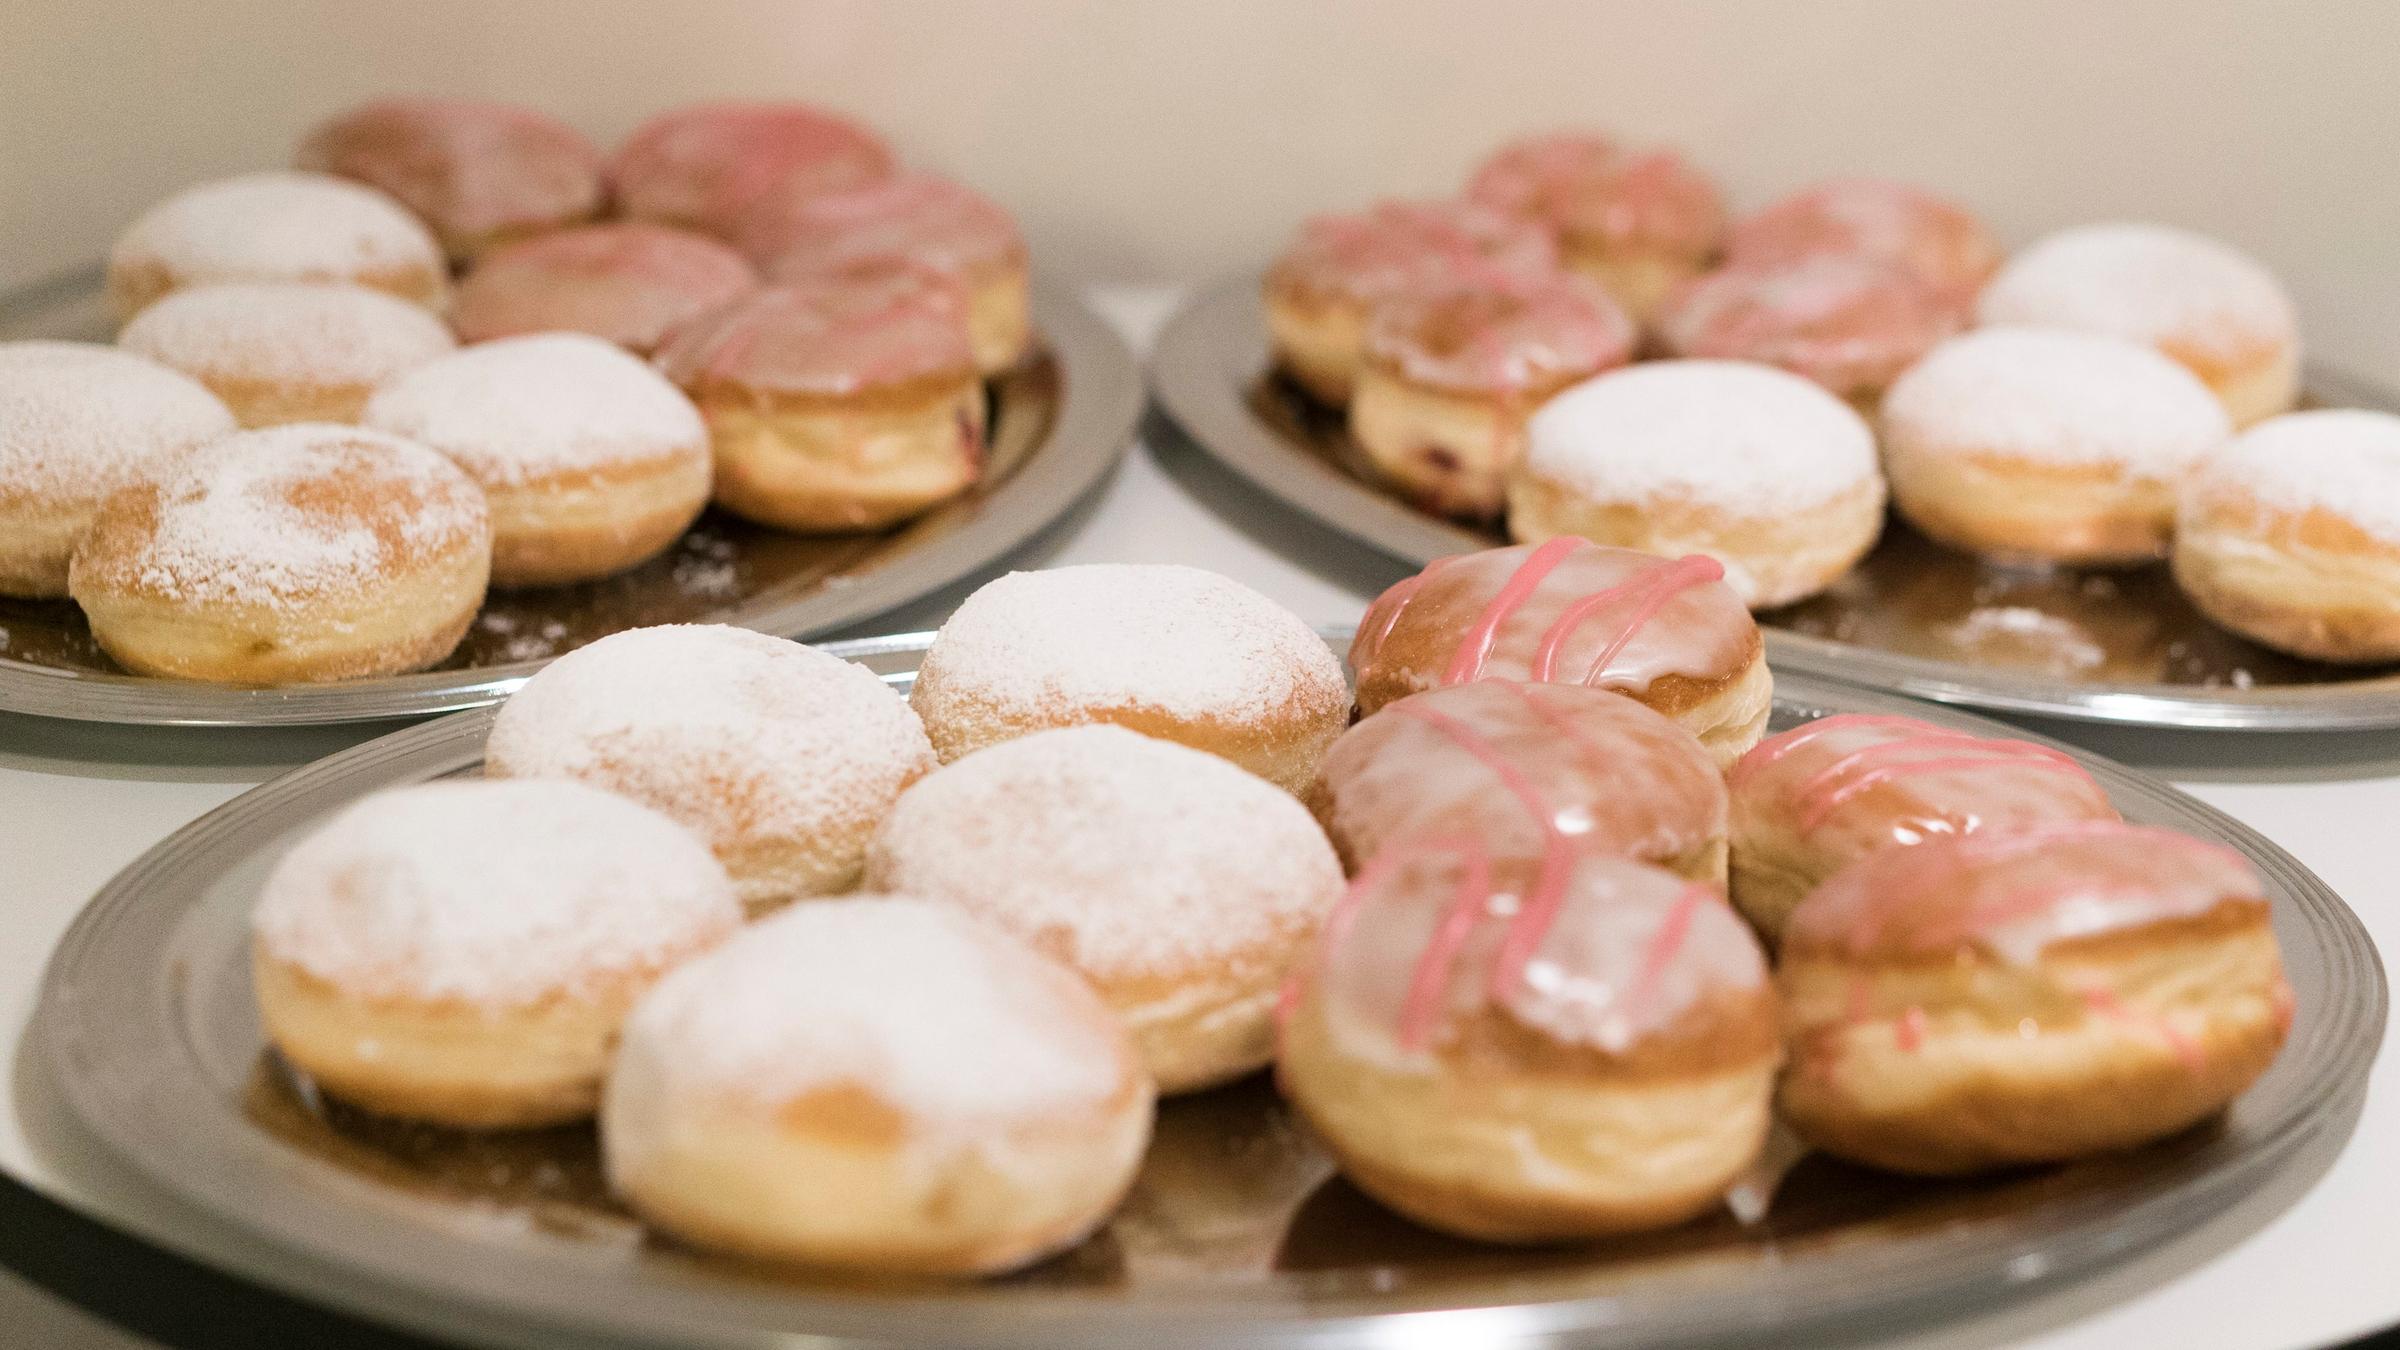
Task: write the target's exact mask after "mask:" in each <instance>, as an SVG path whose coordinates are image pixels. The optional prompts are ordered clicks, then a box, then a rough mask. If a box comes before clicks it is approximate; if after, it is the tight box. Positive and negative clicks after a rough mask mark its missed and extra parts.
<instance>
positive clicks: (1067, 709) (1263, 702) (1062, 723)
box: [909, 563, 1350, 793]
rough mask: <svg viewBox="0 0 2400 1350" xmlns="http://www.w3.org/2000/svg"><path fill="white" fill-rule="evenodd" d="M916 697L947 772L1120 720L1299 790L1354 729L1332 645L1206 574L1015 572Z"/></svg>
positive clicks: (980, 603) (1105, 567)
mask: <svg viewBox="0 0 2400 1350" xmlns="http://www.w3.org/2000/svg"><path fill="white" fill-rule="evenodd" d="M909 702H910V703H911V704H912V705H914V706H915V708H916V710H917V712H918V714H919V715H920V716H922V717H923V718H924V719H925V732H926V734H927V735H928V736H930V737H932V738H933V748H934V750H935V751H936V752H937V753H938V754H940V756H941V758H942V762H943V763H945V764H947V763H949V762H951V761H952V760H955V759H958V758H960V757H962V756H964V755H968V754H971V753H973V752H974V751H977V750H980V749H982V748H983V747H985V746H987V745H996V744H998V743H999V742H1001V741H1005V740H1010V739H1013V738H1015V737H1018V736H1024V735H1028V734H1030V733H1032V732H1036V731H1044V730H1048V729H1050V728H1052V727H1071V726H1080V725H1083V724H1085V723H1090V722H1110V723H1114V724H1116V725H1118V726H1121V727H1128V728H1131V729H1132V730H1134V731H1138V732H1141V733H1142V734H1143V735H1145V736H1156V737H1158V738H1159V739H1161V740H1168V741H1175V742H1178V743H1180V744H1183V745H1188V746H1191V747H1192V748H1193V749H1195V750H1206V751H1208V752H1210V753H1211V754H1215V755H1222V756H1223V757H1225V758H1226V759H1229V760H1232V761H1233V762H1234V763H1236V764H1238V765H1240V766H1242V767H1243V768H1245V769H1248V770H1249V771H1250V772H1252V773H1254V774H1257V775H1258V776H1259V777H1261V778H1264V779H1266V780H1267V781H1268V782H1270V783H1274V784H1276V785H1277V786H1279V787H1282V788H1284V789H1286V790H1288V791H1291V792H1295V793H1296V792H1298V791H1300V790H1301V789H1302V788H1304V787H1306V786H1307V785H1308V782H1309V780H1310V779H1311V778H1312V777H1314V776H1315V774H1316V771H1317V759H1318V757H1319V756H1320V755H1322V754H1324V752H1325V747H1326V746H1327V745H1330V744H1332V742H1333V738H1334V737H1336V736H1338V735H1340V734H1341V733H1342V727H1343V726H1344V724H1346V723H1347V722H1348V721H1349V713H1350V688H1349V685H1348V684H1347V683H1346V682H1345V681H1344V680H1343V678H1342V666H1341V663H1340V662H1339V661H1337V660H1335V659H1334V655H1333V651H1332V649H1331V648H1329V647H1327V646H1326V645H1325V641H1324V639H1322V638H1320V637H1318V636H1317V635H1316V634H1315V633H1312V632H1310V631H1309V629H1308V625H1307V624H1305V623H1302V622H1301V621H1300V618H1299V616H1298V615H1295V614H1293V613H1292V612H1291V611H1290V610H1287V609H1285V608H1283V607H1282V606H1281V605H1278V604H1276V603H1275V602H1274V601H1272V600H1269V599H1268V598H1267V597H1265V596H1263V595H1260V594H1259V593H1258V592H1256V591H1254V590H1251V589H1250V588H1249V587H1247V586H1244V585H1242V584H1241V583H1239V582H1236V581H1234V580H1232V579H1230V578H1228V577H1222V576H1219V575H1217V574H1216V573H1214V572H1204V571H1202V570H1200V569H1199V568H1196V567H1178V566H1173V565H1168V564H1152V563H1094V564H1088V565H1086V566H1082V567H1055V568H1051V569H1050V570H1048V571H1043V572H1011V573H1009V574H1008V575H1006V576H1004V577H1001V578H999V579H998V580H996V581H992V582H989V583H987V584H986V585H984V586H983V587H982V588H981V589H979V590H977V591H976V592H975V593H974V594H973V595H970V596H968V597H967V599H966V603H964V604H962V605H960V606H959V607H958V612H957V613H955V614H952V615H951V616H950V621H949V622H948V623H945V624H943V625H942V628H941V631H940V632H939V633H937V634H935V635H934V639H933V645H932V646H931V647H929V648H927V649H926V652H925V659H924V661H923V663H922V664H921V665H920V666H919V668H918V670H917V683H916V687H915V688H914V689H913V690H912V691H911V692H910V694H909Z"/></svg>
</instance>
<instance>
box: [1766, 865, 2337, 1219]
mask: <svg viewBox="0 0 2400 1350" xmlns="http://www.w3.org/2000/svg"><path fill="white" fill-rule="evenodd" d="M1777 973H1778V979H1779V982H1780V984H1781V985H1782V988H1783V994H1784V1006H1785V1008H1786V1010H1787V1017H1786V1023H1785V1025H1786V1034H1787V1037H1788V1039H1789V1049H1790V1055H1791V1067H1790V1070H1789V1071H1788V1072H1787V1073H1786V1075H1785V1077H1784V1081H1783V1084H1782V1087H1781V1089H1780V1091H1779V1094H1778V1105H1779V1107H1780V1108H1781V1111H1782V1114H1783V1118H1784V1120H1785V1122H1786V1123H1787V1124H1789V1125H1790V1126H1791V1127H1792V1129H1793V1130H1794V1132H1796V1133H1797V1134H1799V1135H1800V1137H1801V1138H1803V1139H1804V1140H1806V1141H1807V1142H1808V1143H1810V1144H1812V1145H1814V1146H1816V1147H1817V1148H1820V1149H1823V1150H1824V1151H1826V1152H1827V1153H1830V1154H1833V1155H1834V1156H1836V1157H1839V1158H1845V1159H1848V1160H1850V1161H1853V1162H1860V1163H1865V1164H1867V1165H1869V1166H1873V1167H1881V1168H1886V1169H1889V1170H1891V1171H1896V1172H1910V1173H1918V1174H1924V1175H1936V1176H1939V1175H1951V1174H1957V1173H1966V1172H1977V1171H1984V1170H1987V1169H1992V1168H2000V1167H2014V1166H2021V1165H2024V1164H2028V1163H2041V1162H2052V1161H2058V1160H2062V1159H2067V1158H2076V1157H2082V1156H2084V1155H2086V1154H2092V1153H2100V1152H2105V1151H2108V1150H2113V1149H2125V1148H2132V1147H2135V1146H2136V1145H2139V1144H2144V1143H2148V1142H2149V1141H2151V1140H2154V1139H2160V1138H2163V1137H2165V1136H2167V1135H2170V1134H2173V1133H2175V1132H2177V1131H2179V1130H2182V1129H2185V1128H2187V1127H2189V1126H2191V1125H2194V1124H2197V1123H2198V1122H2200V1121H2201V1120H2204V1119H2206V1118H2207V1117H2209V1116H2211V1115H2214V1114H2215V1113H2216V1112H2218V1111H2220V1110H2222V1109H2223V1108H2224V1107H2225V1105H2226V1104H2227V1103H2228V1102H2231V1101H2232V1100H2233V1099H2234V1098H2235V1097H2236V1096H2238V1095H2240V1094H2241V1092H2242V1090H2243V1089H2244V1088H2246V1087H2248V1086H2249V1085H2250V1083H2251V1081H2252V1080H2253V1079H2255V1078H2257V1077H2258V1075H2259V1074H2260V1073H2261V1072H2263V1071H2264V1070H2265V1069H2266V1067H2267V1065H2268V1063H2269V1062H2270V1061H2272V1060H2273V1059H2274V1058H2275V1052H2276V1051H2277V1050H2278V1049H2280V1048H2281V1046H2282V1044H2283V1038H2284V1036H2285V1034H2286V1032H2287V1031H2288V1030H2289V1029H2290V1026H2291V1017H2292V992H2291V987H2290V986H2289V985H2288V984H2286V983H2285V982H2284V977H2283V969H2282V961H2281V959H2280V957H2279V956H2278V955H2277V952H2276V946H2275V933H2274V930H2273V929H2272V928H2271V927H2269V926H2268V901H2267V897H2266V892H2265V891H2264V890H2263V889H2262V888H2261V886H2260V883H2259V879H2258V876H2257V874H2256V873H2254V872H2253V871H2251V869H2250V865H2249V864H2248V863H2247V862H2245V861H2244V860H2243V859H2242V857H2241V855H2240V854H2238V853H2235V852H2234V851H2233V850H2231V849H2228V848H2223V847H2220V846H2218V845H2215V844H2205V843H2202V842H2200V841H2199V840H2197V839H2191V838H2187V837H2185V836H2183V835H2179V834H2176V833H2174V832H2172V831H2169V830H2158V829H2144V828H2140V827H2137V826H2132V825H2123V824H2118V823H2116V822H2112V821H2075V822H2068V823H2063V824H2053V825H2046V826H2034V827H2030V828H2027V829H2023V830H2018V831H2014V832H2004V831H1998V830H1989V831H1980V832H1977V833H1975V834H1969V835H1954V836H1950V837H1947V838H1942V839H1934V840H1928V841H1926V842H1925V843H1921V844H1917V845H1914V846H1913V847H1909V848H1891V849H1883V850H1881V851H1878V852H1874V853H1870V854H1868V855H1867V856H1866V857H1865V858H1863V859H1861V860H1859V861H1858V862H1856V863H1854V864H1852V865H1851V866H1849V867H1848V868H1845V869H1844V870H1842V871H1841V872H1839V873H1837V874H1835V876H1834V877H1833V879H1832V880H1830V881H1827V882H1826V883H1825V884H1824V885H1823V886H1820V887H1818V888H1817V889H1816V890H1815V891H1814V892H1812V893H1811V894H1810V895H1809V897H1808V898H1807V899H1806V900H1803V901H1801V902H1800V907H1799V908H1798V909H1795V910H1793V911H1792V916H1791V922H1790V924H1789V925H1788V926H1787V927H1786V928H1785V930H1784V939H1783V960H1782V964H1781V965H1780V967H1779V968H1778V972H1777Z"/></svg>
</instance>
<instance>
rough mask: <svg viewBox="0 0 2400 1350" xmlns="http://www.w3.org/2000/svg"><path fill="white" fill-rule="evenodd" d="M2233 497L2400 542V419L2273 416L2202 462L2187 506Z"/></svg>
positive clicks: (2355, 414) (2345, 411)
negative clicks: (2319, 516)
mask: <svg viewBox="0 0 2400 1350" xmlns="http://www.w3.org/2000/svg"><path fill="white" fill-rule="evenodd" d="M2227 492H2238V493H2243V494H2247V495H2248V496H2250V497H2252V498H2254V499H2255V500H2257V501H2258V502H2260V503H2261V504H2263V505H2265V506H2267V507H2270V508H2272V509H2275V510H2279V511H2288V512H2292V513H2296V514H2297V513H2305V512H2309V511H2323V512H2326V513H2327V514H2329V515H2333V516H2336V517H2339V518H2341V519H2344V520H2347V521H2350V522H2351V523H2353V524H2355V525H2357V526H2358V527H2359V528H2360V529H2362V530H2364V531H2366V532H2367V533H2369V534H2371V535H2374V536H2375V537H2376V538H2378V539H2385V540H2390V541H2392V542H2394V543H2400V417H2395V416H2393V415H2392V414H2390V413H2386V412H2373V411H2369V410H2367V409H2363V408H2326V409H2320V410H2317V411H2313V412H2296V413H2285V414H2284V415H2282V416H2281V417H2270V418H2268V419H2267V420H2266V421H2264V422H2261V423H2259V424H2258V425H2257V426H2254V427H2252V428H2250V429H2249V430H2248V431H2245V432H2243V433H2242V434H2241V435H2240V436H2237V437H2235V438H2234V439H2233V440H2232V441H2231V442H2229V443H2227V444H2226V445H2224V446H2223V447H2222V448H2220V449H2219V450H2217V451H2216V452H2215V453H2214V454H2211V455H2209V456H2207V457H2206V458H2205V459H2203V460H2201V461H2200V465H2199V467H2198V468H2197V469H2196V470H2194V472H2193V474H2192V477H2191V479H2190V481H2189V482H2188V483H2187V485H2186V488H2185V500H2186V503H2187V506H2188V504H2189V503H2191V502H2193V501H2197V500H2206V499H2208V498H2210V497H2213V496H2218V495H2222V494H2225V493H2227Z"/></svg>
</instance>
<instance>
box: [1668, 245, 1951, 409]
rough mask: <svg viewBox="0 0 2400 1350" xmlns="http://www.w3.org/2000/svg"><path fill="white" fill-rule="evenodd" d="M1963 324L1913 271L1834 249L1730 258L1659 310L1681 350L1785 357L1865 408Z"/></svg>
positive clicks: (1773, 359)
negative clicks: (1762, 259) (1779, 257)
mask: <svg viewBox="0 0 2400 1350" xmlns="http://www.w3.org/2000/svg"><path fill="white" fill-rule="evenodd" d="M1960 327H1961V315H1960V313H1959V310H1958V307H1957V306H1956V305H1955V304H1954V303H1953V302H1952V301H1951V300H1950V299H1948V298H1946V297H1944V296H1943V295H1942V293H1940V292H1938V291H1936V290H1934V289H1933V288H1932V287H1930V286H1927V285H1926V284H1925V283H1924V282H1922V281H1919V280H1918V279H1917V278H1916V277H1914V276H1912V275H1910V274H1909V273H1907V272H1903V271H1901V270H1899V269H1898V268H1895V267H1892V266H1889V265H1888V264H1885V263H1881V262H1877V261H1874V260H1871V259H1866V258H1856V257H1846V256H1843V255H1839V254H1820V255H1818V256H1815V257H1808V258H1800V259H1797V260H1795V261H1792V262H1774V263H1739V262H1737V263H1734V264H1733V265H1731V266H1729V267H1724V268H1720V269H1719V270H1717V271H1715V272H1711V273H1709V274H1708V275H1707V276H1704V277H1701V278H1699V279H1698V280H1696V281H1693V282H1692V283H1691V284H1689V285H1687V286H1684V287H1682V288H1680V289H1679V290H1677V291H1676V292H1675V293H1674V294H1673V295H1671V296H1669V297H1668V299H1667V301H1666V305H1665V307H1664V308H1663V309H1662V310H1661V311H1660V312H1659V316H1658V331H1659V337H1660V339H1661V341H1662V342H1664V344H1665V345H1666V347H1667V349H1668V350H1669V351H1671V352H1673V353H1675V354H1676V355H1678V356H1704V357H1719V358H1724V359H1728V360H1736V361H1763V362H1765V363H1766V364H1768V365H1771V366H1781V367H1782V368H1783V369H1785V370H1788V371H1790V372H1792V373H1793V374H1795V375H1799V376H1802V377H1804V378H1806V379H1810V380H1814V381H1816V382H1817V383H1818V384H1821V385H1823V386H1825V388H1826V389H1827V390H1829V391H1831V392H1832V393H1834V394H1836V395H1838V396H1839V397H1841V398H1843V399H1846V400H1848V401H1849V402H1850V404H1851V405H1852V406H1853V407H1856V408H1857V409H1859V410H1860V411H1861V412H1865V413H1868V414H1870V415H1872V414H1873V412H1874V410H1875V406H1876V404H1877V403H1878V402H1879V401H1880V400H1881V399H1882V397H1883V391H1884V388H1885V386H1887V385H1889V384H1890V383H1891V382H1892V380H1893V379H1894V378H1895V377H1897V376H1898V375H1899V374H1900V372H1901V371H1903V370H1905V369H1907V368H1908V367H1909V366H1910V365H1911V364H1913V363H1914V362H1915V361H1916V360H1917V358H1919V357H1921V356H1923V355H1924V354H1925V353H1926V352H1928V351H1930V350H1932V349H1933V346H1934V344H1935V343H1938V342H1940V341H1941V340H1942V339H1943V338H1946V337H1948V336H1950V335H1951V334H1952V333H1955V332H1957V331H1958V329H1959V328H1960Z"/></svg>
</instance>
